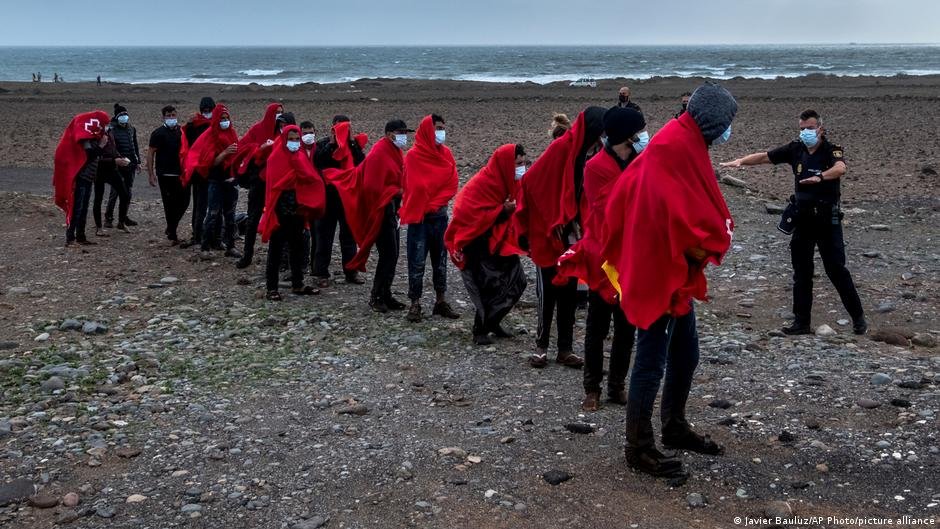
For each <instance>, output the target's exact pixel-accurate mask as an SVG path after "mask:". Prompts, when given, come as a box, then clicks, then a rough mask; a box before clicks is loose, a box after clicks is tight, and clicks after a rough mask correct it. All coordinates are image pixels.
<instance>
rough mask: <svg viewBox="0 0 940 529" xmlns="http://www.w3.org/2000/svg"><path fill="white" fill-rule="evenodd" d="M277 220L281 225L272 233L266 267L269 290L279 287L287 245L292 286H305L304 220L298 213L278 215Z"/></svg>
mask: <svg viewBox="0 0 940 529" xmlns="http://www.w3.org/2000/svg"><path fill="white" fill-rule="evenodd" d="M277 222H278V224H279V226H278V228H277V230H276V231H275V232H274V233H272V234H271V240H270V242H269V243H268V263H267V268H266V269H265V280H266V282H267V287H268V291H269V292H273V291H276V290H277V289H278V282H279V281H280V272H281V259H282V258H283V255H284V248H285V247H286V248H287V254H288V262H289V263H290V281H291V287H292V288H295V289H300V288H302V287H303V286H304V221H303V219H302V218H300V217H299V216H297V215H290V216H287V217H286V218H284V217H281V216H278V218H277ZM246 255H247V254H246Z"/></svg>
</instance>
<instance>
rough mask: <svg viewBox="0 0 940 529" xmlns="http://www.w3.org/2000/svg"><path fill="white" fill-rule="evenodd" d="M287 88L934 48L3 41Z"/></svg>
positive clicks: (605, 74) (129, 78)
mask: <svg viewBox="0 0 940 529" xmlns="http://www.w3.org/2000/svg"><path fill="white" fill-rule="evenodd" d="M38 73H41V74H42V78H43V81H44V82H46V81H51V80H52V79H53V77H54V76H61V77H63V78H64V79H65V81H66V82H75V81H94V80H95V79H96V78H97V77H98V76H101V79H102V80H103V81H105V82H115V83H127V84H156V83H190V84H219V85H226V84H228V85H251V84H256V85H260V86H294V85H302V84H305V83H316V84H335V83H350V82H353V83H354V82H362V81H363V80H384V79H408V80H427V81H432V80H433V81H438V80H453V81H478V82H488V83H524V82H532V83H535V84H539V85H550V84H551V83H556V82H570V81H572V80H576V79H579V78H583V77H587V78H593V79H597V80H605V79H621V78H622V79H634V80H643V79H655V78H660V77H664V78H669V77H678V78H684V79H698V78H711V79H722V80H727V79H736V78H743V79H779V78H800V77H804V76H808V75H816V74H826V75H832V76H836V77H883V78H884V77H893V76H895V75H908V76H926V75H937V74H940V45H932V44H906V45H893V44H855V45H853V44H849V45H835V44H821V45H800V46H796V45H782V46H777V45H734V46H720V45H711V46H689V45H678V46H563V47H560V46H515V47H513V46H463V47H461V46H451V47H447V46H401V47H385V46H363V47H275V46H272V47H209V48H193V47H182V46H181V47H119V48H98V47H10V46H8V47H0V81H27V82H28V81H29V80H30V78H31V76H32V75H34V74H38Z"/></svg>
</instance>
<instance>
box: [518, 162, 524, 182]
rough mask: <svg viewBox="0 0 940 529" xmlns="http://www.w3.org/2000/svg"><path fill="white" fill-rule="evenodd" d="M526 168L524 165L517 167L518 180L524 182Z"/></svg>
mask: <svg viewBox="0 0 940 529" xmlns="http://www.w3.org/2000/svg"><path fill="white" fill-rule="evenodd" d="M525 169H526V167H525V166H524V165H517V166H516V180H522V175H524V174H525Z"/></svg>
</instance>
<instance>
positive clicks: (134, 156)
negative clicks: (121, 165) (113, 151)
mask: <svg viewBox="0 0 940 529" xmlns="http://www.w3.org/2000/svg"><path fill="white" fill-rule="evenodd" d="M111 133H112V137H113V138H114V144H115V147H117V151H118V153H120V155H121V156H124V157H125V158H128V159H129V160H130V161H131V164H130V165H129V166H128V167H127V169H129V170H135V169H137V167H138V166H140V146H139V145H138V144H137V129H135V128H134V127H133V126H131V125H126V126H122V125H119V124H118V123H117V122H114V121H112V122H111Z"/></svg>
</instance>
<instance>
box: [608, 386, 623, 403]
mask: <svg viewBox="0 0 940 529" xmlns="http://www.w3.org/2000/svg"><path fill="white" fill-rule="evenodd" d="M627 398H628V397H627V390H626V389H624V388H610V387H609V388H607V402H612V403H614V404H620V405H621V406H623V405H624V404H626V403H627Z"/></svg>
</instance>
